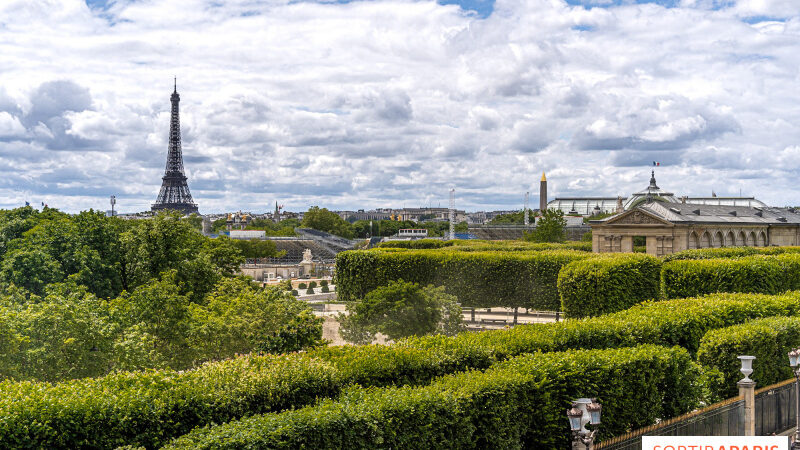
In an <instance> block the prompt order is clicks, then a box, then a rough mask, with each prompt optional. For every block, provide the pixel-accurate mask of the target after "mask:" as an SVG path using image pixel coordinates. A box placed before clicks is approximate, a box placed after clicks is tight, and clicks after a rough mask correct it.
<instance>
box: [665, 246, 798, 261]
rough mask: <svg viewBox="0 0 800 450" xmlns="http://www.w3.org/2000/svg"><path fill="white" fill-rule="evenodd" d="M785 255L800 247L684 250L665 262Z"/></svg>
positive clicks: (666, 256) (667, 258) (667, 256)
mask: <svg viewBox="0 0 800 450" xmlns="http://www.w3.org/2000/svg"><path fill="white" fill-rule="evenodd" d="M784 253H800V246H794V247H793V246H786V247H722V248H702V249H695V250H684V251H682V252H677V253H673V254H671V255H665V256H664V261H674V260H678V259H715V258H737V257H741V256H752V255H780V254H784Z"/></svg>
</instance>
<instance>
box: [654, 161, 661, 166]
mask: <svg viewBox="0 0 800 450" xmlns="http://www.w3.org/2000/svg"><path fill="white" fill-rule="evenodd" d="M660 165H661V163H660V162H658V161H653V166H654V167H655V166H660Z"/></svg>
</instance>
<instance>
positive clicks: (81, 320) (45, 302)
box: [0, 283, 117, 441]
mask: <svg viewBox="0 0 800 450" xmlns="http://www.w3.org/2000/svg"><path fill="white" fill-rule="evenodd" d="M48 290H49V291H50V293H49V294H48V295H47V296H46V297H45V298H43V299H41V298H38V297H30V299H26V298H25V296H24V295H23V296H22V297H21V298H15V295H14V294H13V293H12V294H11V295H9V296H5V297H4V298H0V323H2V324H3V325H2V326H0V349H2V350H6V351H5V352H3V353H2V354H0V378H16V379H25V378H35V379H40V380H45V381H57V380H61V379H64V378H80V377H88V376H95V375H97V374H101V373H105V372H107V371H108V370H109V368H110V367H112V356H113V340H114V336H115V333H116V330H117V328H116V326H115V324H114V323H113V322H112V321H111V320H109V318H108V314H107V313H106V312H105V307H104V305H103V302H102V301H101V300H98V299H97V297H95V296H94V295H92V294H90V293H87V292H86V289H85V288H83V287H77V286H76V285H75V284H74V283H72V284H65V285H51V286H50V288H49V289H48ZM3 341H5V344H6V345H2V344H3ZM0 441H1V440H0Z"/></svg>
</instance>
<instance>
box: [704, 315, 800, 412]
mask: <svg viewBox="0 0 800 450" xmlns="http://www.w3.org/2000/svg"><path fill="white" fill-rule="evenodd" d="M799 342H800V317H769V318H766V319H759V320H753V321H750V322H747V323H743V324H740V325H734V326H730V327H726V328H720V329H717V330H711V331H709V332H708V333H706V335H705V336H703V339H702V341H701V342H700V350H698V352H697V361H698V362H699V363H701V364H702V365H703V368H704V370H706V371H707V372H708V373H707V375H708V380H707V386H708V388H709V389H710V391H711V393H712V394H715V395H716V397H717V398H721V399H723V398H729V397H733V396H736V395H738V394H737V388H736V382H737V381H738V380H740V379H741V378H742V377H743V375H742V374H741V372H739V368H740V367H741V363H740V361H739V359H738V358H737V357H738V356H740V355H750V356H755V357H756V360H755V361H754V362H753V374H752V375H751V376H750V378H752V379H753V380H755V381H756V382H757V383H758V386H759V387H765V386H769V385H771V384H774V383H777V382H779V381H783V380H785V379H787V378H791V377H792V370H791V367H789V358H788V357H787V356H786V354H787V353H788V352H789V350H792V349H794V348H796V347H797V345H798V343H799Z"/></svg>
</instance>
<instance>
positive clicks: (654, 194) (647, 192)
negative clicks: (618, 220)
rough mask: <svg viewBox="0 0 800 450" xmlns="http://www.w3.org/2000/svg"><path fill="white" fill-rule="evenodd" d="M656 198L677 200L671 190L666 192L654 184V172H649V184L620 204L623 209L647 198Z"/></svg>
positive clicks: (666, 200) (672, 201) (667, 200)
mask: <svg viewBox="0 0 800 450" xmlns="http://www.w3.org/2000/svg"><path fill="white" fill-rule="evenodd" d="M650 198H653V199H658V200H660V201H665V202H670V203H674V202H677V201H678V199H676V198H675V194H674V193H672V192H667V191H665V190H664V189H661V188H660V187H658V185H657V184H656V172H655V171H651V172H650V184H649V185H648V186H647V187H646V188H644V189H643V190H641V191H639V192H636V193H635V194H633V195H631V196H630V197H628V199H627V200H625V204H624V205H622V206H623V208H624V209H630V208H633V207H634V206H636V205H637V204H639V203H642V202H644V201H647V199H650Z"/></svg>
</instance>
